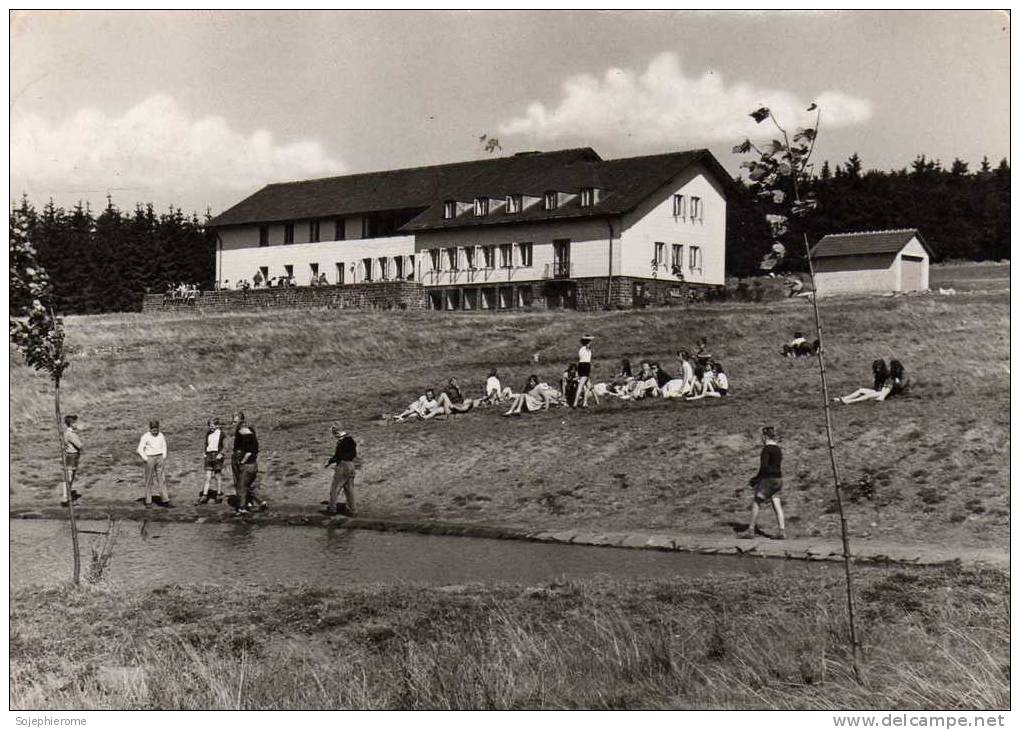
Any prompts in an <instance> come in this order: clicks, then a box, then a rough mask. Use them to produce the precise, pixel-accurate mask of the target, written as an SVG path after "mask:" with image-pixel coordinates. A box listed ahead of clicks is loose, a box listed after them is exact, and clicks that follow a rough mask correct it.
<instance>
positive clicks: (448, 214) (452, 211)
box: [443, 200, 457, 218]
mask: <svg viewBox="0 0 1020 730" xmlns="http://www.w3.org/2000/svg"><path fill="white" fill-rule="evenodd" d="M456 217H457V201H456V200H447V201H446V202H444V203H443V218H456Z"/></svg>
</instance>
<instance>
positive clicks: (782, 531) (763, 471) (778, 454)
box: [738, 426, 786, 540]
mask: <svg viewBox="0 0 1020 730" xmlns="http://www.w3.org/2000/svg"><path fill="white" fill-rule="evenodd" d="M761 440H762V447H761V463H760V465H759V466H758V473H757V474H755V475H754V476H753V477H751V482H750V484H751V488H752V489H754V502H753V503H752V505H751V524H749V525H748V526H747V529H746V530H745V531H744V532H741V533H740V534H739V535H738V537H742V538H745V539H748V540H750V539H753V538H754V537H755V534H756V529H757V524H758V512H759V510H760V509H761V506H762V505H763V504H765V503H766V502H769V501H771V502H772V508H773V509H774V510H775V511H776V520H777V521H778V522H779V534H778V535H777V536H776V539H777V540H784V539H786V524H785V520H784V519H783V505H782V504H781V503H780V501H779V492H780V491H782V489H783V469H782V465H783V452H782V450H781V449H780V448H779V444H778V443H777V436H776V429H775V428H774V427H773V426H766V427H765V428H763V429H762V430H761Z"/></svg>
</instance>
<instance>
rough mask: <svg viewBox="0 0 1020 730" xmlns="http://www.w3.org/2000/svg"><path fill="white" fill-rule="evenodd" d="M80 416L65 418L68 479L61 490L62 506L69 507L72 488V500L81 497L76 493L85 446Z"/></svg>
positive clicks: (67, 416) (70, 415)
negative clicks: (68, 491) (80, 460)
mask: <svg viewBox="0 0 1020 730" xmlns="http://www.w3.org/2000/svg"><path fill="white" fill-rule="evenodd" d="M77 424H78V416H75V415H72V414H68V415H66V416H64V468H65V469H66V470H67V479H66V481H64V483H63V484H61V485H60V488H61V500H60V506H61V507H66V506H67V489H68V487H69V486H70V488H71V499H73V500H75V501H77V500H78V498H79V497H81V495H80V494H78V492H76V491H74V477H75V475H77V473H78V460H79V459H80V458H81V450H82V447H83V446H84V445H85V444H84V443H83V442H82V440H81V436H79V435H78V426H77Z"/></svg>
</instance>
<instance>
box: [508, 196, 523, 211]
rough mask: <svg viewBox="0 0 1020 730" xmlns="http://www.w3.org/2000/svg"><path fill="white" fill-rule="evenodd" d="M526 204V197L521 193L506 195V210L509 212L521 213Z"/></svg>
mask: <svg viewBox="0 0 1020 730" xmlns="http://www.w3.org/2000/svg"><path fill="white" fill-rule="evenodd" d="M523 205H524V197H523V196H521V195H508V196H506V212H507V213H520V212H521V208H522V207H523Z"/></svg>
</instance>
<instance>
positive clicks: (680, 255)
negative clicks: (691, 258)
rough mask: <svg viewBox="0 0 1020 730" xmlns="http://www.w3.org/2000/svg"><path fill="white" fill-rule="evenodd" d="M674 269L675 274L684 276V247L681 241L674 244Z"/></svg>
mask: <svg viewBox="0 0 1020 730" xmlns="http://www.w3.org/2000/svg"><path fill="white" fill-rule="evenodd" d="M672 264H673V265H672V269H673V275H674V276H678V275H679V276H682V275H683V270H684V247H683V244H681V243H674V244H673V260H672Z"/></svg>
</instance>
